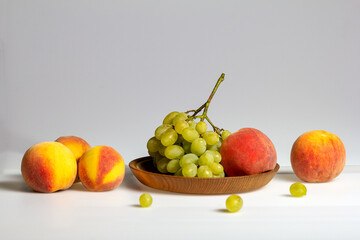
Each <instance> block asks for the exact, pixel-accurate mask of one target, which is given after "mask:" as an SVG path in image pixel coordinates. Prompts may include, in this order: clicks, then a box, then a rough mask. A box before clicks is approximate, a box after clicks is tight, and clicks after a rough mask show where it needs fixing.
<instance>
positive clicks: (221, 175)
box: [213, 172, 225, 178]
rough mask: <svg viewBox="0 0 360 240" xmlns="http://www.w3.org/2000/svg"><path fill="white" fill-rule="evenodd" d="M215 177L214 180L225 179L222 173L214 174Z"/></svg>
mask: <svg viewBox="0 0 360 240" xmlns="http://www.w3.org/2000/svg"><path fill="white" fill-rule="evenodd" d="M213 177H214V178H222V177H225V173H224V172H222V173H220V174H213Z"/></svg>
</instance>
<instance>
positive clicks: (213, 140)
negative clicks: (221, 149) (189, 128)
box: [202, 131, 220, 145]
mask: <svg viewBox="0 0 360 240" xmlns="http://www.w3.org/2000/svg"><path fill="white" fill-rule="evenodd" d="M202 137H203V138H204V139H205V141H206V143H207V144H208V145H215V144H217V143H218V142H219V140H220V138H219V135H218V134H217V133H216V132H214V131H207V132H205V133H204V134H203V135H202Z"/></svg>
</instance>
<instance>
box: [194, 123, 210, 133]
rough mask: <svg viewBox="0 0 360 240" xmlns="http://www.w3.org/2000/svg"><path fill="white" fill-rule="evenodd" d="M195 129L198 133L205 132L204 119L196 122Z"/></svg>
mask: <svg viewBox="0 0 360 240" xmlns="http://www.w3.org/2000/svg"><path fill="white" fill-rule="evenodd" d="M195 129H196V131H198V133H199V134H203V133H205V132H206V129H207V125H206V123H205V122H204V121H200V122H198V123H197V124H196V127H195Z"/></svg>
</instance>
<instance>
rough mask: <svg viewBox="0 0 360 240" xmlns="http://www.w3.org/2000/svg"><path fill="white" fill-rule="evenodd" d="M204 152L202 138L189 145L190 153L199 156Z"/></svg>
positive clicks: (204, 143) (204, 142) (204, 146)
mask: <svg viewBox="0 0 360 240" xmlns="http://www.w3.org/2000/svg"><path fill="white" fill-rule="evenodd" d="M205 151H206V141H205V140H204V139H203V138H197V139H195V140H194V141H193V142H192V143H191V152H192V153H194V154H196V155H198V156H200V155H201V154H203V153H204V152H205Z"/></svg>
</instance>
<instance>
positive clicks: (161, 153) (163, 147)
mask: <svg viewBox="0 0 360 240" xmlns="http://www.w3.org/2000/svg"><path fill="white" fill-rule="evenodd" d="M165 149H166V147H165V146H163V145H162V144H161V146H160V148H159V154H160V155H161V156H165Z"/></svg>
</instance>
